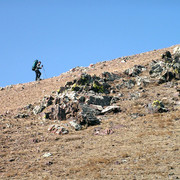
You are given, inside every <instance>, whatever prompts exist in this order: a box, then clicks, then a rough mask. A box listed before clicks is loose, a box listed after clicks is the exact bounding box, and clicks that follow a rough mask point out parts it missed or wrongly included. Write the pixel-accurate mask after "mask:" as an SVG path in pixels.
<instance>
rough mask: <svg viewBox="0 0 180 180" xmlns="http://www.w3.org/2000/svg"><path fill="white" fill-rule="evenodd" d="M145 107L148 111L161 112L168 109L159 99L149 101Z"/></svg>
mask: <svg viewBox="0 0 180 180" xmlns="http://www.w3.org/2000/svg"><path fill="white" fill-rule="evenodd" d="M147 109H148V112H149V113H158V112H159V113H163V112H167V111H168V109H167V108H165V107H164V104H163V103H162V102H161V101H159V100H155V101H153V102H152V103H149V104H148V106H147Z"/></svg>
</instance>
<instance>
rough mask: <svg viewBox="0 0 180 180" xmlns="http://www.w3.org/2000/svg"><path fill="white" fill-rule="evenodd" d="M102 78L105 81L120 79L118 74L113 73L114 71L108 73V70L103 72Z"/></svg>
mask: <svg viewBox="0 0 180 180" xmlns="http://www.w3.org/2000/svg"><path fill="white" fill-rule="evenodd" d="M102 78H103V79H104V80H105V82H106V81H114V80H117V79H120V78H121V77H120V75H118V74H114V73H110V72H103V73H102Z"/></svg>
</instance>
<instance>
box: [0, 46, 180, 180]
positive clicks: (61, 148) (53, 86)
mask: <svg viewBox="0 0 180 180" xmlns="http://www.w3.org/2000/svg"><path fill="white" fill-rule="evenodd" d="M173 48H174V46H172V47H169V48H164V49H161V50H154V51H150V52H146V53H142V54H137V55H133V56H129V57H122V58H117V59H114V60H112V61H104V62H100V63H97V64H95V65H91V66H89V67H88V68H82V67H76V68H74V69H72V70H70V71H69V72H67V73H63V74H61V75H60V76H58V77H53V78H50V79H46V80H42V81H40V82H30V83H26V84H18V85H13V86H9V87H5V88H4V89H2V90H1V91H0V97H1V104H0V115H1V116H0V145H1V152H0V157H1V166H0V178H1V179H178V178H180V176H179V174H180V171H179V169H180V164H179V162H180V161H179V160H180V159H179V144H180V139H179V128H180V121H179V120H180V118H179V117H180V111H179V109H180V106H179V104H180V103H179V102H180V100H179V91H177V90H179V87H180V86H179V80H177V79H173V80H171V81H169V80H168V81H167V82H163V83H158V82H159V80H157V79H156V78H154V79H153V78H152V79H150V78H149V79H150V83H148V84H147V85H144V86H143V85H138V83H137V80H136V79H137V77H139V76H136V77H133V76H129V75H125V74H124V71H125V70H127V69H129V68H132V67H134V65H141V66H144V67H145V68H146V69H147V70H145V71H142V72H141V74H140V77H149V72H150V67H151V63H152V61H153V60H158V61H159V60H161V54H163V53H164V52H165V51H170V52H171V53H173ZM103 72H113V73H116V74H117V75H119V76H120V77H121V78H120V79H115V80H114V81H107V82H108V83H109V85H110V86H111V91H110V94H109V96H113V97H118V98H119V99H118V100H117V101H116V102H115V105H116V106H119V107H120V109H121V112H117V113H113V112H110V113H107V114H106V113H105V114H100V115H99V116H98V118H99V119H100V121H101V123H100V125H95V126H89V127H88V128H87V129H86V128H85V127H83V129H82V130H80V131H75V130H74V129H73V128H71V127H69V125H68V122H69V121H68V120H65V121H59V120H54V119H51V120H50V119H44V118H42V115H41V114H37V115H34V114H33V113H32V111H31V110H28V109H26V108H25V107H27V105H29V104H32V106H35V105H39V104H40V101H41V100H42V99H43V97H44V96H45V95H48V96H49V95H51V96H54V97H55V94H56V93H55V92H56V91H57V90H58V89H59V88H60V87H62V86H65V84H66V83H67V82H71V81H73V80H74V79H79V78H81V74H82V73H87V74H90V75H94V74H95V75H96V76H101V75H102V73H103ZM132 81H136V84H134V85H133V86H132V87H129V86H131V84H130V83H129V84H126V83H127V82H132ZM71 88H72V87H71ZM80 94H81V92H78V91H77V95H80ZM100 95H102V94H101V93H100V94H99V96H100ZM104 96H105V95H104ZM155 100H159V101H161V100H162V102H163V104H164V105H165V108H167V109H168V112H165V111H164V112H160V111H159V112H151V113H150V110H152V111H153V109H150V108H151V107H148V105H149V104H152V103H153V102H154V101H155ZM49 107H53V105H50V106H49ZM103 108H104V107H103ZM19 113H25V114H26V113H27V114H28V115H29V116H27V117H18V116H17V114H19ZM53 124H59V125H61V124H63V125H66V128H68V129H69V134H64V135H58V134H55V133H51V132H49V131H48V127H49V126H50V125H53ZM97 132H99V133H97ZM47 153H50V154H49V157H44V156H43V155H44V154H46V155H47V156H48V154H47Z"/></svg>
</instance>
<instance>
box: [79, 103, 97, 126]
mask: <svg viewBox="0 0 180 180" xmlns="http://www.w3.org/2000/svg"><path fill="white" fill-rule="evenodd" d="M77 119H78V122H79V123H80V124H81V125H87V126H92V125H97V124H100V121H99V119H98V118H97V117H96V109H94V108H92V107H91V106H89V105H86V104H81V105H80V112H79V114H78V117H77Z"/></svg>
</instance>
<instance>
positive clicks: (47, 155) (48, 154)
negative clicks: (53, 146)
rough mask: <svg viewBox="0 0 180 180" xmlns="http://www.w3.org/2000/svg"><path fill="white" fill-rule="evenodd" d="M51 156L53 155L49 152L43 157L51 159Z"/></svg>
mask: <svg viewBox="0 0 180 180" xmlns="http://www.w3.org/2000/svg"><path fill="white" fill-rule="evenodd" d="M50 156H52V154H51V153H49V152H48V153H44V154H43V157H50Z"/></svg>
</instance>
